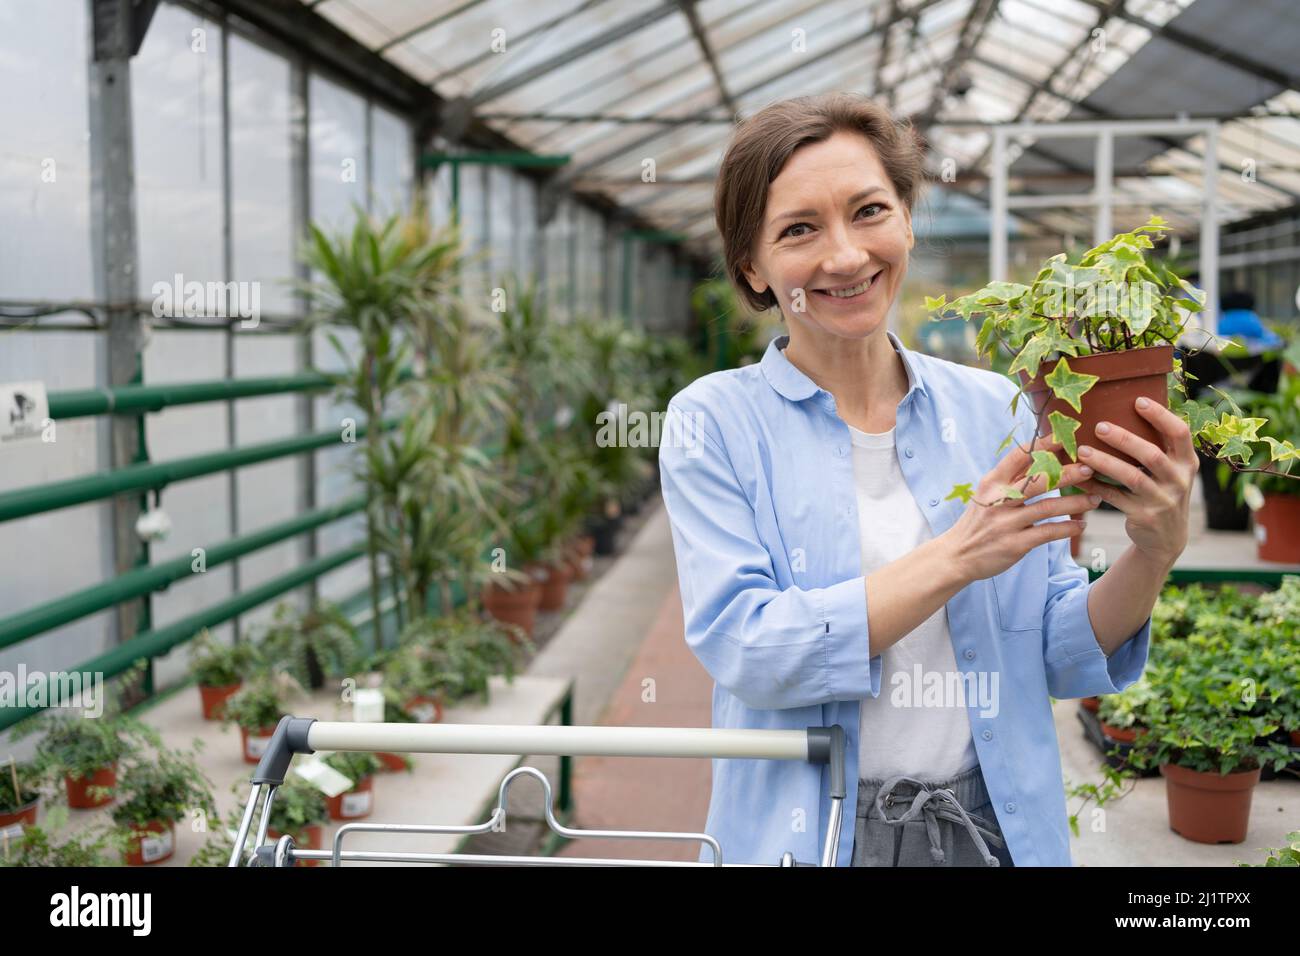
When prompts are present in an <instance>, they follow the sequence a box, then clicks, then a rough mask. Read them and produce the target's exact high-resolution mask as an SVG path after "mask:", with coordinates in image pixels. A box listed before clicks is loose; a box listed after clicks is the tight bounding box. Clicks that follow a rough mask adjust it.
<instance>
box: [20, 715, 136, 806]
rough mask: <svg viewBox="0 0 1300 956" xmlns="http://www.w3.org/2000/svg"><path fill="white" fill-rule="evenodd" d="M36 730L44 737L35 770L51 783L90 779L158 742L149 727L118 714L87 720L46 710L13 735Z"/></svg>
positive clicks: (34, 762)
mask: <svg viewBox="0 0 1300 956" xmlns="http://www.w3.org/2000/svg"><path fill="white" fill-rule="evenodd" d="M38 731H44V732H45V736H44V737H43V738H42V739H41V742H40V743H39V744H37V746H36V755H35V757H34V758H33V765H34V769H35V772H36V773H38V774H39V775H40V776H41V778H42V779H45V780H49V781H51V782H58V781H59V780H61V779H62V778H63V777H64V776H70V777H72V778H73V779H81V778H84V777H89V776H90V775H92V774H93V773H94V772H95V771H96V770H100V769H103V768H105V767H108V766H110V765H112V764H116V763H119V762H120V761H123V760H125V759H126V758H127V757H129V756H131V755H132V754H134V753H136V752H137V751H139V750H140V749H141V748H142V747H144V746H146V745H154V746H157V745H158V744H159V743H160V739H159V737H158V733H157V731H155V730H154V729H153V728H152V727H149V726H148V725H146V724H144V723H142V722H140V721H139V720H137V719H136V718H134V717H129V716H123V715H120V714H119V715H115V716H109V715H107V714H106V715H105V716H103V717H99V718H89V717H83V716H81V714H80V712H77V713H64V712H59V711H46V712H45V714H43V715H42V716H41V717H40V718H39V719H36V720H31V721H27V722H26V723H24V724H21V725H19V727H18V728H17V729H16V730H15V731H14V736H15V737H18V736H27V735H28V734H32V733H36V732H38ZM92 789H99V788H92Z"/></svg>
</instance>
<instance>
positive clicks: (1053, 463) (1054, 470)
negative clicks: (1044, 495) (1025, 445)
mask: <svg viewBox="0 0 1300 956" xmlns="http://www.w3.org/2000/svg"><path fill="white" fill-rule="evenodd" d="M1034 475H1045V476H1046V477H1047V490H1048V491H1051V490H1052V489H1053V488H1055V487H1056V484H1057V482H1059V481H1060V480H1061V460H1060V459H1059V458H1057V457H1056V455H1055V454H1053V453H1052V452H1050V451H1036V452H1034V463H1033V464H1032V465H1030V466H1029V470H1028V471H1027V472H1025V476H1026V477H1027V478H1032V477H1034Z"/></svg>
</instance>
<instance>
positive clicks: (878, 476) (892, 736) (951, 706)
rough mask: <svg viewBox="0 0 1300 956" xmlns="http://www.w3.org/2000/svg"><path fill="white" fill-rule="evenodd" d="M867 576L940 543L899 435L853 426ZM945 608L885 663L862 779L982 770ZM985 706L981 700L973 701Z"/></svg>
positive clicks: (861, 755)
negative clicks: (904, 462)
mask: <svg viewBox="0 0 1300 956" xmlns="http://www.w3.org/2000/svg"><path fill="white" fill-rule="evenodd" d="M849 434H850V437H851V438H852V440H853V476H854V481H855V482H856V485H857V499H858V525H859V531H860V534H861V538H862V573H863V574H870V573H871V572H872V571H874V570H876V569H877V568H879V567H881V566H883V565H886V564H889V563H890V562H892V561H896V560H898V559H899V558H901V557H902V556H903V555H905V554H907V553H908V552H910V551H913V550H915V549H916V548H917V547H918V546H919V545H921V544H922V543H924V542H925V541H927V540H928V539H930V538H931V537H933V533H932V532H931V531H930V526H929V524H928V523H927V522H926V520H925V515H923V514H922V513H921V509H920V508H919V507H917V504H916V500H915V499H914V498H913V497H912V492H911V491H910V490H909V489H908V487H907V482H906V481H905V480H904V479H903V470H902V468H901V467H900V466H899V463H898V452H897V450H896V449H895V447H894V429H892V428H891V429H890V430H889V431H887V432H884V433H881V434H871V433H868V432H864V431H859V430H858V429H856V428H854V427H853V426H852V425H850V426H849ZM959 673H960V672H959V671H958V668H957V658H956V656H955V655H954V654H953V650H952V637H951V636H950V634H949V633H948V609H947V607H941V608H939V610H937V611H935V612H934V614H932V615H931V616H930V617H929V619H928V620H926V621H924V622H923V623H922V624H921V625H920V626H919V627H918V628H916V630H914V631H912V632H910V633H909V634H908V635H907V636H906V637H904V638H903V639H902V640H900V641H898V642H897V643H896V644H894V645H892V646H891V647H888V648H886V649H885V651H884V653H883V654H882V655H881V673H880V696H878V697H867V698H865V699H864V700H863V702H862V716H861V720H860V730H861V733H860V734H859V744H858V776H859V778H860V779H863V780H885V779H888V778H889V777H891V776H895V775H897V774H904V775H906V776H910V777H915V778H917V779H919V780H923V781H926V782H936V783H937V782H941V781H944V780H948V779H951V778H952V777H955V776H957V774H959V773H962V772H964V771H966V770H969V769H971V768H972V767H976V766H978V765H979V758H978V756H977V754H976V751H975V743H974V741H973V740H972V739H971V728H970V718H969V717H968V716H967V714H966V694H965V693H962V692H957V693H954V692H953V691H954V690H957V691H961V689H962V688H964V687H965V686H966V685H965V684H964V683H963V682H962V681H960V680H957V679H952V678H950V675H955V674H959ZM971 703H972V704H974V705H976V706H978V700H972V701H971Z"/></svg>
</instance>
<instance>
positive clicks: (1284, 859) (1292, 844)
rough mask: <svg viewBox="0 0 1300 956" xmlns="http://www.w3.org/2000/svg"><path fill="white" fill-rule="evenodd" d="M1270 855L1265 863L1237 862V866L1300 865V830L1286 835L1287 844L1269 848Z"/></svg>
mask: <svg viewBox="0 0 1300 956" xmlns="http://www.w3.org/2000/svg"><path fill="white" fill-rule="evenodd" d="M1267 853H1268V857H1267V858H1266V859H1265V860H1264V862H1263V863H1244V862H1242V861H1238V862H1237V866H1300V830H1292V831H1291V832H1290V833H1288V834H1287V835H1286V846H1284V847H1274V848H1271V849H1269V850H1267Z"/></svg>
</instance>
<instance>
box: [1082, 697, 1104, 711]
mask: <svg viewBox="0 0 1300 956" xmlns="http://www.w3.org/2000/svg"><path fill="white" fill-rule="evenodd" d="M1079 703H1080V704H1082V705H1083V709H1084V710H1086V711H1087V712H1088V713H1090V714H1095V713H1096V712H1097V709H1098V708H1099V707H1101V698H1100V697H1084V698H1083V699H1082V700H1080V701H1079Z"/></svg>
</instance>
